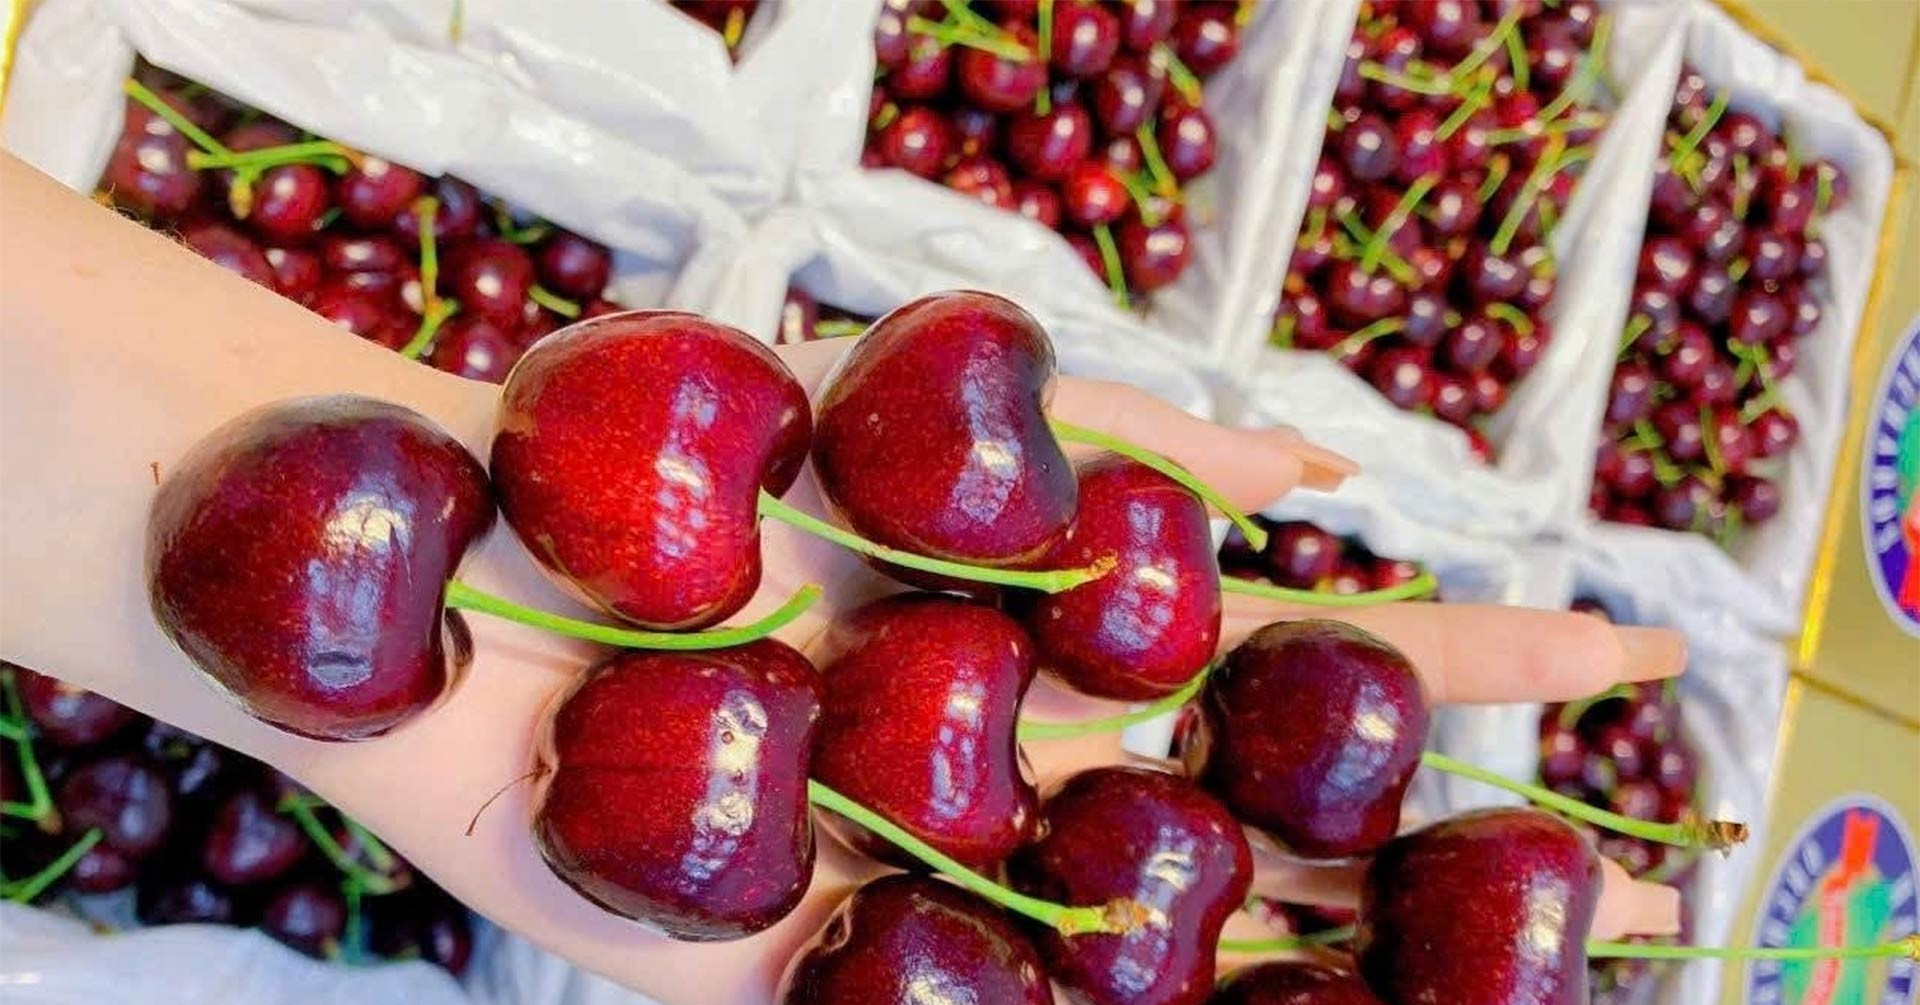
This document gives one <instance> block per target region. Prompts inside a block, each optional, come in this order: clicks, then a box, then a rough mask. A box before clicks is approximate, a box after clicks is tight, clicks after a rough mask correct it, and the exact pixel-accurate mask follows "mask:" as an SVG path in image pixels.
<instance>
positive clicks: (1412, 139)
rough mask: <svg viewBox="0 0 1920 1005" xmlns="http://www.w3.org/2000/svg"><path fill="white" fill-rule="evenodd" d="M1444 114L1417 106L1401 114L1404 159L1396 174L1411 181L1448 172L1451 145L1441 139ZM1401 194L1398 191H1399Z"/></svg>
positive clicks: (1397, 131) (1397, 128)
mask: <svg viewBox="0 0 1920 1005" xmlns="http://www.w3.org/2000/svg"><path fill="white" fill-rule="evenodd" d="M1439 129H1440V116H1438V115H1435V114H1434V113H1432V112H1430V111H1427V110H1426V109H1421V108H1417V109H1414V110H1413V111H1410V112H1407V113H1406V114H1404V115H1402V116H1400V119H1399V121H1398V122H1397V123H1396V124H1395V126H1394V136H1395V138H1396V139H1398V140H1399V142H1400V163H1399V165H1398V166H1397V167H1396V168H1395V170H1394V177H1395V178H1397V179H1399V180H1400V182H1401V183H1403V184H1407V185H1411V184H1413V183H1414V182H1416V181H1418V180H1420V179H1421V178H1426V177H1433V178H1439V177H1441V176H1443V175H1445V174H1446V173H1447V170H1448V166H1447V148H1446V143H1445V141H1443V140H1441V139H1440V136H1439ZM1396 198H1397V193H1396Z"/></svg>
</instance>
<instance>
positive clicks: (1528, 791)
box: [1420, 750, 1747, 851]
mask: <svg viewBox="0 0 1920 1005" xmlns="http://www.w3.org/2000/svg"><path fill="white" fill-rule="evenodd" d="M1420 763H1421V764H1423V765H1425V766H1426V767H1429V768H1432V769H1434V770H1435V771H1443V772H1446V773H1447V774H1450V775H1458V776H1460V777H1461V778H1470V779H1472V780H1474V781H1476V782H1483V783H1485V784H1487V785H1491V786H1493V787H1494V788H1496V789H1503V790H1505V791H1507V792H1511V793H1513V794H1515V795H1518V796H1523V797H1525V798H1526V799H1527V800H1528V801H1529V802H1532V803H1534V804H1535V805H1538V806H1543V807H1545V808H1547V809H1550V810H1554V811H1557V812H1559V813H1560V814H1562V815H1564V816H1569V817H1572V818H1574V819H1575V820H1580V821H1583V822H1585V823H1589V824H1592V825H1594V826H1595V827H1600V828H1603V829H1605V830H1610V831H1613V832H1614V833H1616V834H1625V835H1627V836H1628V837H1637V838H1640V839H1641V840H1644V841H1656V842H1659V843H1660V844H1665V845H1673V846H1674V847H1677V848H1710V849H1713V850H1714V851H1726V850H1728V849H1730V848H1732V847H1734V846H1735V845H1737V844H1740V843H1741V842H1743V841H1745V840H1746V839H1747V825H1746V824H1743V823H1736V822H1734V821H1730V820H1706V819H1703V818H1701V817H1697V816H1694V815H1693V814H1692V813H1691V812H1689V813H1688V814H1687V815H1686V817H1685V818H1684V819H1682V820H1680V821H1679V822H1678V823H1670V824H1663V823H1659V822H1657V821H1653V820H1640V819H1636V818H1634V817H1629V816H1623V815H1621V814H1619V813H1614V812H1612V811H1609V810H1603V809H1600V808H1599V807H1597V806H1589V805H1587V804H1586V803H1583V802H1581V801H1580V800H1578V799H1572V798H1569V797H1567V796H1563V795H1561V794H1559V793H1558V792H1553V791H1551V790H1548V789H1543V788H1541V787H1540V786H1538V785H1533V784H1531V783H1528V782H1519V781H1515V780H1513V779H1511V778H1508V777H1506V776H1505V775H1502V774H1499V773H1497V772H1493V771H1488V770H1487V769H1485V768H1482V767H1479V766H1478V765H1473V764H1468V763H1467V762H1465V761H1461V760H1457V759H1455V758H1452V757H1448V756H1447V755H1445V754H1442V753H1439V752H1437V751H1432V750H1429V751H1427V752H1425V753H1423V754H1421V755H1420Z"/></svg>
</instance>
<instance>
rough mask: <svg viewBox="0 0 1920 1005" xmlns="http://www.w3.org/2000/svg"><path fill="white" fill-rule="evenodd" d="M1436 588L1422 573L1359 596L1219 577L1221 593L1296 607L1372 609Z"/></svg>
mask: <svg viewBox="0 0 1920 1005" xmlns="http://www.w3.org/2000/svg"><path fill="white" fill-rule="evenodd" d="M1439 588H1440V581H1439V580H1437V579H1435V578H1434V575H1433V573H1431V572H1427V571H1425V570H1422V571H1421V573H1420V574H1419V575H1418V576H1415V577H1413V578H1412V579H1409V580H1407V581H1406V582H1404V583H1400V584H1398V585H1395V586H1389V587H1387V588H1386V589H1383V590H1367V591H1365V592H1362V593H1317V592H1315V591H1313V590H1296V589H1294V588H1292V587H1289V586H1275V585H1273V584H1272V583H1258V582H1254V581H1253V580H1250V579H1240V578H1238V577H1236V576H1222V577H1220V592H1221V593H1237V594H1239V595H1241V596H1243V597H1263V598H1265V599H1267V600H1278V601H1281V602H1283V603H1288V604H1300V605H1302V606H1305V607H1373V606H1376V605H1379V604H1391V603H1394V602H1396V601H1401V600H1418V599H1419V598H1421V597H1425V596H1429V595H1431V594H1432V593H1433V591H1435V590H1437V589H1439Z"/></svg>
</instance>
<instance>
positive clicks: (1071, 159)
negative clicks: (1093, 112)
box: [1006, 102, 1093, 181]
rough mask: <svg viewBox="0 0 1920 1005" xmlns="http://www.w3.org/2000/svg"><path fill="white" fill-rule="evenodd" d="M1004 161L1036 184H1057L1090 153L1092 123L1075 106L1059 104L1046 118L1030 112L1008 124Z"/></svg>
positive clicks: (1020, 114) (1018, 115) (1014, 117)
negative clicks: (1039, 182)
mask: <svg viewBox="0 0 1920 1005" xmlns="http://www.w3.org/2000/svg"><path fill="white" fill-rule="evenodd" d="M1006 150H1007V159H1008V160H1009V161H1011V162H1012V163H1013V166H1014V167H1016V168H1018V169H1019V170H1021V171H1022V172H1024V173H1025V174H1027V175H1028V176H1030V177H1032V178H1035V179H1037V180H1039V181H1059V180H1060V179H1062V178H1065V177H1066V176H1067V173H1068V172H1069V171H1071V170H1073V167H1074V165H1075V164H1078V163H1080V162H1081V161H1084V160H1086V158H1087V154H1088V153H1089V152H1091V151H1092V150H1093V119H1092V118H1091V117H1090V116H1088V115H1087V110H1086V109H1085V108H1082V107H1081V106H1080V105H1079V103H1077V102H1060V103H1058V104H1055V105H1054V106H1053V107H1052V108H1051V109H1049V110H1048V111H1047V112H1046V113H1045V114H1039V113H1036V112H1034V111H1032V110H1031V109H1028V110H1026V111H1023V112H1020V113H1018V114H1016V115H1014V116H1013V117H1012V118H1011V119H1009V120H1008V122H1007V129H1006Z"/></svg>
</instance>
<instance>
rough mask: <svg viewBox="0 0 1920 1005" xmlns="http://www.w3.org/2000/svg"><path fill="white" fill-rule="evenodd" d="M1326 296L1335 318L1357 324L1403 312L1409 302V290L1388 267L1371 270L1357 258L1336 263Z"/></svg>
mask: <svg viewBox="0 0 1920 1005" xmlns="http://www.w3.org/2000/svg"><path fill="white" fill-rule="evenodd" d="M1326 298H1327V306H1328V307H1330V308H1332V310H1333V314H1334V317H1336V318H1338V319H1339V320H1340V321H1341V322H1343V323H1345V324H1349V325H1352V326H1354V327H1359V326H1360V325H1364V324H1368V323H1370V322H1373V321H1378V320H1380V319H1382V318H1387V317H1391V316H1393V315H1396V314H1399V313H1400V312H1401V310H1402V309H1404V308H1405V307H1406V303H1407V293H1406V290H1404V289H1402V288H1401V286H1400V284H1399V283H1397V282H1395V281H1394V279H1393V277H1392V276H1391V275H1389V274H1388V273H1387V272H1386V271H1384V270H1381V271H1376V272H1371V273H1369V272H1367V271H1366V270H1364V269H1362V268H1361V267H1360V263H1359V262H1355V261H1339V262H1335V263H1334V264H1333V268H1332V271H1331V272H1330V273H1329V275H1328V280H1327V287H1326Z"/></svg>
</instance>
